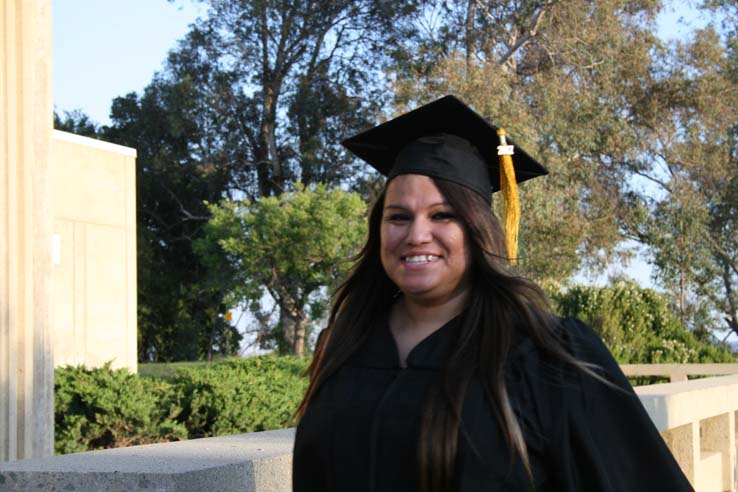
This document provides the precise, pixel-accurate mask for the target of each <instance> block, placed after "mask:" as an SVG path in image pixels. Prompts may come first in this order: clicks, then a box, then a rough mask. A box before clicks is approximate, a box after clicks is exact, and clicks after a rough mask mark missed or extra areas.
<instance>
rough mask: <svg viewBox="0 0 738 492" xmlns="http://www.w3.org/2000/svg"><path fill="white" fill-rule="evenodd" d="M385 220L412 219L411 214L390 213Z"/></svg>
mask: <svg viewBox="0 0 738 492" xmlns="http://www.w3.org/2000/svg"><path fill="white" fill-rule="evenodd" d="M384 219H385V220H389V221H391V222H400V221H404V220H410V216H409V215H407V214H389V215H387V216H385V218H384Z"/></svg>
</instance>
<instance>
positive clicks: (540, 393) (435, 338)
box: [293, 318, 693, 492]
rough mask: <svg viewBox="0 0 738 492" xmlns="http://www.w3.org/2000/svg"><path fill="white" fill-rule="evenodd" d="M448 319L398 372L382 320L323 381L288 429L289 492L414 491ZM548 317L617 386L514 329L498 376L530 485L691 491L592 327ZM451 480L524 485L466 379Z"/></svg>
mask: <svg viewBox="0 0 738 492" xmlns="http://www.w3.org/2000/svg"><path fill="white" fill-rule="evenodd" d="M457 323H458V318H456V319H454V320H452V321H450V322H449V323H447V324H446V325H444V326H443V327H441V328H440V329H439V330H437V331H436V332H434V333H433V334H431V335H430V336H428V337H427V338H426V339H424V340H423V341H421V342H420V343H419V344H418V345H417V346H416V347H415V348H413V350H412V351H411V352H410V354H409V355H408V358H407V368H405V369H402V368H400V367H399V363H398V360H399V358H398V352H397V347H396V344H395V342H394V339H393V337H392V334H391V333H390V331H389V326H388V324H387V323H386V322H385V323H383V324H382V325H381V326H377V327H376V329H375V330H374V331H373V333H372V334H371V335H370V337H369V339H368V341H367V342H366V343H365V344H364V345H363V346H362V347H361V349H360V350H358V351H357V353H356V354H354V356H353V357H352V358H351V359H350V360H349V361H348V362H347V363H346V364H345V365H344V366H343V367H342V368H341V369H340V370H339V371H337V372H336V374H334V375H333V376H331V377H330V378H329V379H328V380H327V381H326V383H325V384H324V386H323V388H321V390H320V391H319V393H318V394H317V395H316V397H315V399H314V400H313V402H312V403H311V405H310V406H309V407H308V409H307V411H306V412H305V415H304V416H303V418H302V420H301V422H300V424H299V425H298V427H297V433H296V438H295V448H294V464H293V490H294V492H313V491H315V492H317V491H320V492H331V491H336V492H344V491H345V492H348V491H351V492H364V491H367V492H393V491H398V492H399V491H402V492H408V491H415V490H417V488H418V480H417V456H416V455H417V440H418V428H419V422H420V414H421V407H422V405H423V402H424V396H425V394H426V391H427V389H428V387H429V385H430V384H431V383H432V382H433V381H434V380H436V378H437V377H438V375H439V370H440V369H441V367H442V365H443V362H444V360H445V358H446V356H447V354H448V349H449V347H450V345H451V343H452V341H453V337H454V335H455V330H456V326H457ZM560 326H561V330H562V340H563V343H564V345H565V346H566V347H567V348H568V350H570V351H571V353H572V354H574V355H575V356H576V357H577V358H578V359H580V360H583V361H587V362H592V363H594V364H597V365H598V366H599V367H601V368H603V369H604V371H605V372H606V374H607V377H608V379H610V380H611V381H612V382H614V383H615V384H616V385H617V386H619V387H620V388H622V391H621V390H619V389H614V388H612V387H609V386H607V385H605V384H603V383H601V382H600V381H597V380H595V379H594V378H592V377H591V376H588V375H586V374H585V373H583V372H581V371H579V370H577V369H575V368H572V367H570V366H565V365H564V364H561V363H554V362H551V361H548V360H546V359H545V357H543V356H542V355H541V353H540V352H539V351H538V350H537V349H536V347H535V346H534V345H533V343H532V342H531V341H530V340H529V339H528V338H527V337H525V336H520V337H519V338H518V340H517V341H516V343H515V345H514V348H513V350H512V352H511V354H510V357H509V362H508V364H507V366H506V367H507V369H506V376H505V377H506V383H507V389H508V393H509V395H510V400H511V404H512V406H513V409H514V411H515V414H516V416H517V418H518V421H519V422H520V425H521V427H522V429H523V434H524V436H525V440H526V444H527V446H528V452H529V455H530V460H531V465H532V468H533V472H534V477H535V490H537V491H567V492H568V491H583V492H584V491H586V492H595V491H597V492H600V491H602V492H639V491H643V492H654V491H669V492H682V491H690V490H693V489H692V487H691V486H690V484H689V482H688V481H687V479H686V478H685V477H684V475H683V474H682V472H681V470H680V469H679V467H678V465H677V464H676V462H675V460H674V458H673V457H672V455H671V453H670V452H669V450H668V448H667V447H666V445H665V443H664V441H663V440H662V438H661V436H660V435H659V433H658V431H657V430H656V428H655V427H654V425H653V423H652V422H651V420H650V418H649V417H648V415H647V413H646V411H645V410H644V408H643V406H642V405H641V403H640V401H639V399H638V397H637V396H636V395H635V393H634V392H633V390H632V388H631V386H630V385H629V383H628V381H627V379H626V378H625V376H623V374H622V372H621V371H620V369H619V367H618V365H617V363H616V362H615V360H614V359H613V358H612V356H611V355H610V352H609V351H608V350H607V348H606V347H605V346H604V344H603V343H602V341H601V340H600V338H599V336H598V335H597V334H596V333H594V332H593V331H592V329H591V328H589V327H588V326H586V325H584V324H583V323H581V322H579V321H576V320H562V321H561V324H560ZM454 489H455V490H458V491H463V492H467V491H468V492H472V491H473V492H478V491H482V490H491V491H520V492H524V491H525V492H528V491H530V486H529V481H528V479H527V476H526V474H525V471H524V468H523V466H522V464H521V462H520V460H519V459H518V458H517V457H516V456H515V457H513V458H512V459H511V455H510V452H509V450H508V448H507V446H506V444H505V440H504V438H503V435H502V432H501V429H500V427H499V424H498V422H497V419H496V418H495V416H494V413H493V410H492V408H491V407H490V405H489V404H488V402H487V400H486V398H485V397H484V393H483V390H482V386H481V384H480V383H479V381H475V380H472V382H471V383H470V385H469V388H468V390H467V393H466V396H465V400H464V406H463V410H462V422H461V425H460V429H459V442H458V448H457V458H456V467H455V479H454Z"/></svg>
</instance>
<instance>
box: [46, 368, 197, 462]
mask: <svg viewBox="0 0 738 492" xmlns="http://www.w3.org/2000/svg"><path fill="white" fill-rule="evenodd" d="M173 397H174V393H173V389H172V387H171V385H170V384H168V383H166V382H163V381H158V380H152V379H145V378H141V377H139V376H137V375H135V374H131V373H129V372H128V370H127V369H117V370H112V369H111V368H110V363H107V364H106V365H105V366H103V367H100V368H96V369H86V368H84V367H81V366H78V367H71V366H68V367H64V368H59V369H57V370H56V372H55V384H54V398H55V400H54V419H55V430H56V434H55V451H56V453H58V454H64V453H75V452H80V451H87V450H93V449H102V448H112V447H122V446H132V445H137V444H148V443H152V442H159V441H177V440H180V439H186V438H187V430H186V429H185V427H184V426H183V425H182V424H181V423H178V422H177V421H176V420H175V418H176V417H177V415H178V414H179V408H178V407H177V405H176V403H175V400H174V398H173Z"/></svg>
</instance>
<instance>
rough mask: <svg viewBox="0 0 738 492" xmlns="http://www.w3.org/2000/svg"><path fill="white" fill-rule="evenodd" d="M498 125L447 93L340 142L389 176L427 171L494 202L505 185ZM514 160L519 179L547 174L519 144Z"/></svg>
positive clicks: (509, 142) (517, 178)
mask: <svg viewBox="0 0 738 492" xmlns="http://www.w3.org/2000/svg"><path fill="white" fill-rule="evenodd" d="M498 130H500V129H499V128H498V127H496V126H494V125H491V124H489V123H488V122H487V121H486V120H485V119H484V118H483V117H481V116H480V115H479V114H477V113H476V112H474V110H472V109H471V108H470V107H468V106H467V105H466V104H464V103H463V102H461V101H460V100H459V99H458V98H456V97H455V96H446V97H443V98H441V99H438V100H436V101H433V102H432V103H429V104H426V105H425V106H421V107H420V108H418V109H416V110H414V111H410V112H409V113H405V114H403V115H400V116H398V117H397V118H394V119H392V120H390V121H387V122H386V123H383V124H381V125H379V126H376V127H374V128H370V129H369V130H366V131H364V132H362V133H359V134H357V135H354V136H353V137H350V138H347V139H346V140H344V141H343V142H341V143H342V144H343V146H344V147H346V148H347V149H348V150H350V151H351V152H353V153H354V154H356V155H357V156H358V157H360V158H362V159H363V160H365V161H366V162H368V163H369V164H370V165H371V166H372V167H374V168H375V169H376V170H377V171H379V172H380V173H382V174H383V175H385V176H387V177H388V178H390V179H391V178H393V177H395V176H397V175H399V174H423V175H427V176H431V177H434V178H439V179H445V180H447V181H452V182H455V183H457V184H461V185H463V186H466V187H467V188H470V189H472V190H474V191H476V192H477V193H479V194H480V195H482V197H483V198H484V199H485V200H487V201H490V199H491V194H492V193H494V192H495V191H498V190H500V165H499V161H498V146H500V145H505V144H501V142H500V137H498ZM507 144H509V145H514V144H513V142H512V141H510V140H507ZM513 160H514V168H515V178H516V181H517V182H518V183H521V182H523V181H526V180H528V179H531V178H535V177H536V176H542V175H545V174H548V171H547V170H546V168H545V167H543V166H542V165H541V164H539V163H538V162H537V161H536V160H535V159H533V158H532V157H530V156H529V155H528V154H527V153H526V152H525V151H523V150H522V149H520V148H519V147H516V148H515V156H514V159H513Z"/></svg>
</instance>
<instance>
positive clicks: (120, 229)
mask: <svg viewBox="0 0 738 492" xmlns="http://www.w3.org/2000/svg"><path fill="white" fill-rule="evenodd" d="M50 168H51V174H50V179H51V190H52V200H53V204H54V206H53V220H54V223H53V224H54V227H53V232H54V235H53V239H52V245H53V246H52V258H53V264H54V266H53V277H52V278H53V282H52V285H53V296H52V299H53V309H52V327H53V328H52V336H53V345H52V346H53V353H54V365H55V366H56V367H59V366H63V365H67V364H70V365H78V364H84V365H86V366H88V367H92V366H101V365H102V364H104V363H105V362H107V361H112V366H113V367H114V368H119V367H127V368H129V369H130V370H132V371H134V372H135V371H136V369H137V364H136V360H137V350H136V340H137V338H136V336H137V335H136V328H137V325H136V182H135V177H136V151H135V149H131V148H128V147H123V146H120V145H114V144H110V143H107V142H101V141H99V140H94V139H91V138H86V137H80V136H78V135H72V134H70V133H65V132H60V131H58V130H54V131H53V133H52V138H51V161H50Z"/></svg>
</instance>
